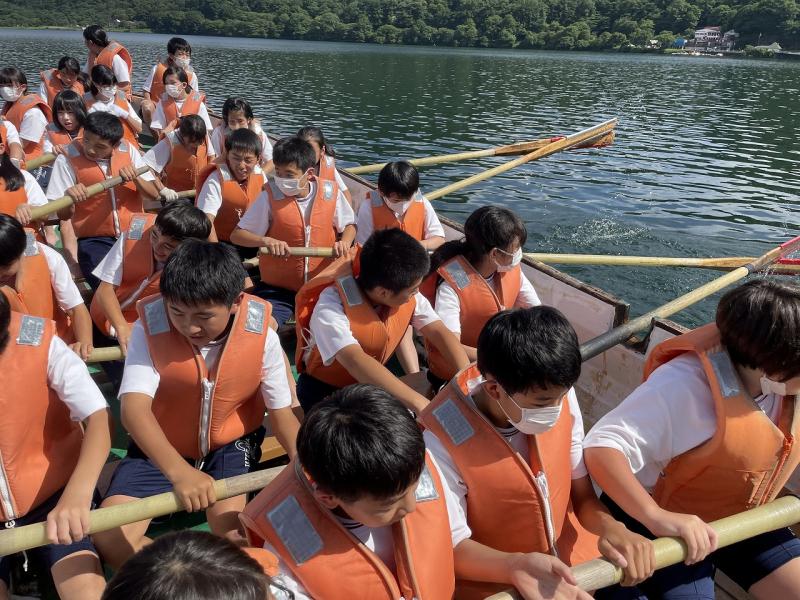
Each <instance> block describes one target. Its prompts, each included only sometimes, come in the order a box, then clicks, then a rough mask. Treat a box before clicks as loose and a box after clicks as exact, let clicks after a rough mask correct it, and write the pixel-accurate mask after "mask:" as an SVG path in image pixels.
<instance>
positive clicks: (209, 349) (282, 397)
mask: <svg viewBox="0 0 800 600" xmlns="http://www.w3.org/2000/svg"><path fill="white" fill-rule="evenodd" d="M226 339H227V338H223V339H221V340H217V341H216V342H214V343H212V344H209V345H208V346H203V347H202V348H200V354H201V355H202V356H203V359H204V360H205V361H206V366H207V367H208V370H209V372H213V370H214V367H215V365H216V363H217V361H218V360H219V357H220V354H221V351H222V349H223V348H224V345H225V340H226ZM160 380H161V376H160V375H159V373H158V371H156V369H155V367H154V366H153V360H152V358H151V357H150V349H149V347H148V346H147V336H146V335H145V332H144V326H143V325H142V323H141V321H136V323H135V324H134V326H133V329H132V330H131V339H130V341H129V342H128V355H127V357H126V358H125V371H124V373H123V376H122V384H121V385H120V388H119V397H120V398H121V397H122V396H123V395H124V394H132V393H136V394H144V395H146V396H150V397H151V398H154V397H155V394H156V390H157V389H158V384H159V381H160ZM261 396H262V397H263V398H264V404H265V405H266V407H267V410H277V409H280V408H286V407H287V406H291V405H292V395H291V392H290V391H289V380H288V378H287V375H286V364H285V362H284V353H283V349H282V348H281V343H280V340H279V339H278V334H277V333H275V332H274V331H273V330H272V329H269V330H268V331H267V339H266V342H265V343H264V352H263V354H262V358H261ZM198 402H199V398H198Z"/></svg>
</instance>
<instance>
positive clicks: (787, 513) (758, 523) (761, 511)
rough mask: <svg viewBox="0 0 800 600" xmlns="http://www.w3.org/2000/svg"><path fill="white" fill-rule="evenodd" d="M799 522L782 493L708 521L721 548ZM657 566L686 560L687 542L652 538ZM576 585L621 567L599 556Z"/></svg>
mask: <svg viewBox="0 0 800 600" xmlns="http://www.w3.org/2000/svg"><path fill="white" fill-rule="evenodd" d="M798 521H800V498H797V497H795V496H785V497H783V498H779V499H777V500H775V501H774V502H770V503H769V504H765V505H764V506H759V507H757V508H753V509H750V510H747V511H744V512H741V513H738V514H736V515H731V516H730V517H725V518H724V519H720V520H718V521H714V522H713V523H710V525H711V527H713V528H714V530H715V531H716V532H717V536H718V540H719V547H720V548H724V547H725V546H730V545H732V544H736V543H738V542H741V541H742V540H746V539H748V538H751V537H754V536H756V535H761V534H762V533H767V532H768V531H774V530H776V529H781V528H782V527H789V526H791V525H794V524H795V523H797V522H798ZM653 546H654V550H655V555H656V569H663V568H664V567H669V566H671V565H676V564H678V563H679V562H683V561H684V560H686V557H687V556H688V552H687V549H686V543H685V542H684V541H683V540H682V539H680V538H672V537H669V538H658V539H657V540H654V541H653ZM572 574H573V575H574V576H575V579H577V580H578V587H580V588H581V589H584V590H586V591H593V590H599V589H602V588H604V587H608V586H610V585H614V584H615V583H619V582H620V581H622V569H620V568H619V567H617V566H615V565H614V564H612V563H611V562H609V561H607V560H605V559H602V558H598V559H595V560H590V561H588V562H585V563H582V564H580V565H577V566H575V567H573V568H572ZM520 598H521V596H520V595H519V594H518V593H517V592H516V591H515V590H506V591H504V592H500V593H499V594H494V595H493V596H489V598H487V599H486V600H520Z"/></svg>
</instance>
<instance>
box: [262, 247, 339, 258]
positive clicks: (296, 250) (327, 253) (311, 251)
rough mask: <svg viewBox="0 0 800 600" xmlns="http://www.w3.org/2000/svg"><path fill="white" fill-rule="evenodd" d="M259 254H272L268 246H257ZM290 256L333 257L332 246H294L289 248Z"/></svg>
mask: <svg viewBox="0 0 800 600" xmlns="http://www.w3.org/2000/svg"><path fill="white" fill-rule="evenodd" d="M259 252H260V253H261V254H266V255H267V256H272V253H271V252H270V251H269V248H259ZM289 255H290V256H309V257H312V258H333V256H334V254H333V248H325V247H313V246H312V247H304V246H296V247H294V246H293V247H290V248H289Z"/></svg>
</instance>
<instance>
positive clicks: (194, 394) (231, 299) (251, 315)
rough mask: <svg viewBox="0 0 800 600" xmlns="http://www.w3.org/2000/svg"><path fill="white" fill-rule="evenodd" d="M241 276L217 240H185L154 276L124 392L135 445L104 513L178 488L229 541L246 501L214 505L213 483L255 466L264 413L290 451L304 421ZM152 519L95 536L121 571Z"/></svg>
mask: <svg viewBox="0 0 800 600" xmlns="http://www.w3.org/2000/svg"><path fill="white" fill-rule="evenodd" d="M245 276H246V273H245V271H244V269H243V267H242V265H241V262H240V260H239V258H238V257H237V256H236V253H235V252H234V251H233V250H232V249H231V248H229V247H227V246H224V245H222V244H213V243H210V242H207V241H200V240H191V239H190V240H185V241H184V242H183V243H182V244H181V245H180V246H179V247H178V248H177V249H176V250H175V251H174V252H173V253H172V254H171V255H170V257H169V260H167V264H166V266H165V267H164V271H163V272H162V274H161V281H160V284H159V285H160V289H161V295H160V296H151V297H150V298H145V299H143V300H140V301H139V304H138V307H137V308H138V312H139V321H137V322H136V324H135V325H134V327H133V331H132V332H131V338H130V342H129V343H128V355H127V358H126V360H125V374H124V376H123V380H122V386H121V387H120V391H119V397H120V400H121V406H122V424H123V426H124V427H125V429H127V431H128V432H129V433H130V436H131V443H130V446H129V448H128V455H127V457H126V458H124V459H123V460H122V461H121V462H120V464H119V466H118V467H117V469H116V471H115V472H114V477H113V479H112V481H111V485H110V487H109V490H108V492H107V493H106V497H105V500H104V501H103V504H102V505H103V506H115V505H119V504H125V503H127V502H131V501H132V500H133V499H135V498H146V497H149V496H152V495H154V494H159V493H162V492H166V491H169V490H171V489H173V488H174V490H175V492H176V493H177V495H178V497H179V498H180V500H181V502H182V503H183V506H184V508H185V509H186V510H188V511H197V510H205V509H208V510H207V511H206V517H207V519H208V524H209V526H210V528H211V531H212V533H215V534H217V535H224V536H226V537H230V538H236V536H237V530H238V524H237V513H238V512H239V511H241V510H242V509H243V508H244V505H245V496H244V495H241V496H236V497H234V498H229V499H227V500H220V501H219V502H216V498H215V495H214V487H213V484H214V480H215V479H224V478H226V477H232V476H235V475H241V474H243V473H246V472H248V471H249V470H250V469H251V467H254V466H255V465H256V464H257V463H258V459H259V456H260V452H261V442H262V440H263V438H264V428H263V427H262V426H261V422H262V421H263V419H264V409H265V406H266V408H267V416H268V419H269V422H270V425H271V428H272V431H273V432H274V434H275V436H276V437H277V438H278V440H279V441H280V443H281V444H282V445H283V447H284V448H285V449H286V450H287V452H288V453H289V455H290V456H293V455H294V453H295V437H296V434H297V430H298V428H299V424H298V422H297V418H296V417H295V415H294V413H293V412H292V409H291V402H292V398H291V394H290V391H289V382H288V379H287V376H286V368H285V363H284V356H285V355H284V354H283V350H282V349H281V345H280V341H279V340H278V335H277V334H276V333H275V332H274V331H273V330H272V329H270V327H269V319H270V307H269V303H267V302H264V301H263V300H261V299H259V298H256V297H255V296H249V295H247V294H243V293H242V289H243V287H244V279H245ZM149 522H150V521H149V519H148V520H146V521H141V522H139V523H133V524H130V525H125V526H123V527H121V528H120V529H116V530H113V531H108V532H104V533H101V534H98V535H96V536H95V543H96V544H97V545H98V548H99V549H100V550H101V552H102V555H103V557H104V558H105V559H106V561H107V562H108V563H109V564H110V565H112V566H113V567H115V568H118V567H119V566H120V565H121V564H122V563H123V562H125V560H126V559H128V558H129V557H130V556H131V555H132V554H133V553H134V552H136V551H137V550H139V549H140V548H141V547H142V546H143V545H145V544H146V543H147V542H148V540H147V538H146V537H145V533H146V531H147V527H148V525H149Z"/></svg>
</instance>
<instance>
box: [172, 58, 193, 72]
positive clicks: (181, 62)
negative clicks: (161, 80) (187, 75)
mask: <svg viewBox="0 0 800 600" xmlns="http://www.w3.org/2000/svg"><path fill="white" fill-rule="evenodd" d="M172 62H173V63H175V66H177V67H180V68H181V69H186V68H188V67H189V65H190V64H191V62H192V59H191V58H177V57H175V58H173V59H172Z"/></svg>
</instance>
